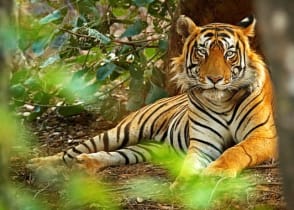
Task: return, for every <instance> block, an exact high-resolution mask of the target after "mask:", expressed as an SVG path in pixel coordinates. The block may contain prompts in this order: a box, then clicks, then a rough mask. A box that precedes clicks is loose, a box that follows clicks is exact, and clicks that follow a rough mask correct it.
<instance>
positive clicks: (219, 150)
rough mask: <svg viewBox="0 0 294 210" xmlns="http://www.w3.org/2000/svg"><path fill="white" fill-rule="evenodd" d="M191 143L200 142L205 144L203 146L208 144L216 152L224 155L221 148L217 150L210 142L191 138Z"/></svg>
mask: <svg viewBox="0 0 294 210" xmlns="http://www.w3.org/2000/svg"><path fill="white" fill-rule="evenodd" d="M190 141H197V142H200V143H203V144H206V145H208V146H210V147H212V148H213V149H214V150H216V151H218V152H219V153H220V154H222V153H223V151H222V150H221V149H219V148H217V147H216V146H215V145H214V144H212V143H210V142H208V141H204V140H201V139H196V138H190Z"/></svg>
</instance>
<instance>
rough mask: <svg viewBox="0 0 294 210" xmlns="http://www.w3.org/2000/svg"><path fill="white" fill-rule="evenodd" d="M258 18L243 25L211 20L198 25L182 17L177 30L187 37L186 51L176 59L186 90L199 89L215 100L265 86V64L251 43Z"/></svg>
mask: <svg viewBox="0 0 294 210" xmlns="http://www.w3.org/2000/svg"><path fill="white" fill-rule="evenodd" d="M254 28H255V19H254V17H247V18H245V19H243V20H242V21H241V22H240V24H239V25H236V26H235V25H230V24H225V23H211V24H208V25H205V26H201V27H200V26H197V25H196V24H195V23H194V22H193V21H192V20H191V19H190V18H188V17H185V16H180V18H179V19H178V21H177V32H178V33H179V34H180V35H181V36H182V37H183V38H184V40H185V44H184V47H183V51H182V54H181V55H180V56H179V57H176V58H174V59H173V62H172V65H173V71H175V74H176V76H175V80H176V81H177V83H178V85H179V86H180V87H181V88H182V90H184V91H185V90H198V91H201V93H203V95H204V96H206V97H209V98H211V99H221V98H222V97H223V96H225V95H228V94H230V93H232V92H234V91H238V90H240V89H246V90H249V91H253V90H254V89H256V88H258V87H259V86H261V85H262V82H263V81H262V80H263V79H262V78H263V76H262V74H263V73H262V71H259V70H260V69H264V63H263V61H262V59H261V58H260V56H259V55H257V54H256V53H255V52H254V51H253V50H252V49H251V48H250V45H249V37H252V36H254Z"/></svg>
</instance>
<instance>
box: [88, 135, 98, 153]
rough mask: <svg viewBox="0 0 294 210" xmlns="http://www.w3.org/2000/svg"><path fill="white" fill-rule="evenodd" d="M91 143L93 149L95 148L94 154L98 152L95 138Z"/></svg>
mask: <svg viewBox="0 0 294 210" xmlns="http://www.w3.org/2000/svg"><path fill="white" fill-rule="evenodd" d="M90 142H91V144H92V147H93V153H95V152H98V150H97V146H96V143H95V140H94V138H91V139H90Z"/></svg>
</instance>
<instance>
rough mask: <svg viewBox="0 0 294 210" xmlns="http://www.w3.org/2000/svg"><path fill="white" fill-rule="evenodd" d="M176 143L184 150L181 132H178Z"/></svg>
mask: <svg viewBox="0 0 294 210" xmlns="http://www.w3.org/2000/svg"><path fill="white" fill-rule="evenodd" d="M178 144H179V149H180V150H181V151H183V152H184V151H185V150H184V147H183V145H182V138H181V132H178Z"/></svg>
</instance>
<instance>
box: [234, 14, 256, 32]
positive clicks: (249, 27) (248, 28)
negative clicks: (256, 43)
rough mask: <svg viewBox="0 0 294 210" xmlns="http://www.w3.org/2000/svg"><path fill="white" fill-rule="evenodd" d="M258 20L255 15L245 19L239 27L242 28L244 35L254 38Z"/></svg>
mask: <svg viewBox="0 0 294 210" xmlns="http://www.w3.org/2000/svg"><path fill="white" fill-rule="evenodd" d="M255 24H256V19H255V17H254V16H253V15H250V16H248V17H245V18H244V19H242V20H241V21H240V22H239V23H238V24H237V25H238V26H240V27H241V29H242V31H243V33H244V35H246V36H248V37H253V36H254V35H255V33H254V32H255Z"/></svg>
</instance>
